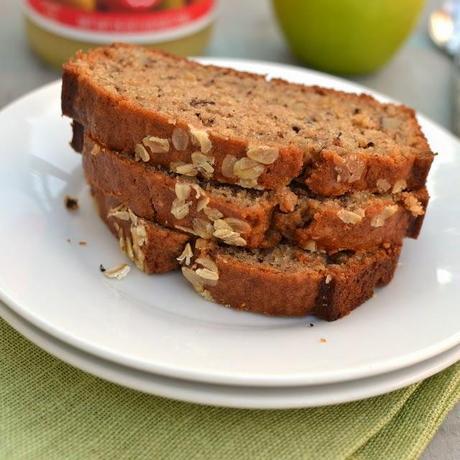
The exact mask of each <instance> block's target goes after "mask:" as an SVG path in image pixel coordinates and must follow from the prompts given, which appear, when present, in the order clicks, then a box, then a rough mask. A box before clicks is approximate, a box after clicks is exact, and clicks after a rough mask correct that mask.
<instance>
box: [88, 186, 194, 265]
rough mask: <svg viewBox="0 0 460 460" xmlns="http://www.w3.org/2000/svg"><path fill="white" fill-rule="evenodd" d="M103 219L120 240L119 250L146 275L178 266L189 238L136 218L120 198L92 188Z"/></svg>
mask: <svg viewBox="0 0 460 460" xmlns="http://www.w3.org/2000/svg"><path fill="white" fill-rule="evenodd" d="M91 192H92V194H93V197H94V200H95V202H96V205H97V208H98V210H99V214H100V216H101V218H102V220H103V221H104V222H105V223H106V224H107V226H108V227H109V229H110V230H111V232H112V233H113V234H114V235H115V236H116V237H117V238H118V241H119V244H120V249H121V250H122V251H123V252H124V253H125V254H126V255H127V256H128V257H129V258H130V259H131V260H132V261H133V262H134V263H135V264H136V266H137V267H138V268H139V269H140V270H142V271H143V272H145V273H165V272H169V271H172V270H175V269H177V268H178V267H179V262H178V261H177V257H178V256H179V255H180V254H181V253H182V252H183V250H184V247H185V245H186V244H187V242H188V241H189V240H190V236H189V235H186V234H184V233H181V232H178V231H175V230H170V229H169V228H165V227H162V226H161V225H158V224H156V223H155V222H152V221H148V220H145V219H142V218H140V217H138V216H136V215H135V214H134V213H133V212H132V211H131V210H130V209H129V208H127V207H126V206H125V205H124V204H122V203H121V202H120V201H119V200H118V198H117V197H115V196H112V195H108V194H105V193H103V192H101V191H100V190H98V189H95V188H92V189H91Z"/></svg>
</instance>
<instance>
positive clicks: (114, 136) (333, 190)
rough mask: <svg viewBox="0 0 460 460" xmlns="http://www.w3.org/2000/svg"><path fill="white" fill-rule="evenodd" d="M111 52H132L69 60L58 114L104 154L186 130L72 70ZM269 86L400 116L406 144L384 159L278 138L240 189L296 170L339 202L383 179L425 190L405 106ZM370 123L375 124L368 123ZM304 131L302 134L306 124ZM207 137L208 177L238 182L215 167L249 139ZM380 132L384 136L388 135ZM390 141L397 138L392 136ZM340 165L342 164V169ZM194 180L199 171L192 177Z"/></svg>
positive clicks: (425, 151)
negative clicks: (353, 164) (351, 163)
mask: <svg viewBox="0 0 460 460" xmlns="http://www.w3.org/2000/svg"><path fill="white" fill-rule="evenodd" d="M118 49H122V50H125V49H126V50H128V51H129V50H131V49H133V50H136V49H137V48H132V47H129V46H126V45H113V46H112V47H107V48H100V49H97V50H93V51H91V52H90V53H88V54H84V53H80V54H79V55H78V56H77V57H76V59H74V60H73V61H70V62H69V63H68V64H66V65H65V66H64V74H63V86H62V111H63V113H64V114H65V115H68V116H70V117H71V118H73V119H75V120H76V121H77V122H78V123H81V124H83V125H84V126H85V127H86V129H87V130H88V132H89V133H90V134H91V135H92V136H94V138H96V139H98V141H100V142H101V143H102V144H104V145H106V146H107V147H109V148H111V149H114V150H119V151H122V152H125V153H127V154H130V155H134V151H135V148H136V146H137V145H138V144H140V143H141V142H142V140H143V139H144V138H145V137H146V136H155V137H160V138H162V139H171V138H172V133H173V130H174V128H177V127H179V128H182V129H185V130H188V125H187V124H186V123H185V122H183V121H181V120H180V117H179V116H178V117H176V118H174V117H172V116H167V115H165V114H162V113H159V112H155V111H153V110H150V109H146V108H144V107H143V106H142V105H141V104H138V103H137V102H136V100H135V99H132V100H131V99H129V98H127V97H124V96H122V95H120V94H118V93H114V92H113V91H109V90H107V88H104V87H103V86H101V85H98V84H97V83H95V82H94V81H93V80H92V79H91V78H90V76H89V74H88V73H85V72H84V71H83V70H82V68H81V66H80V65H79V64H80V63H81V62H84V61H88V62H89V63H91V61H97V60H98V59H105V58H107V60H108V61H110V59H111V57H110V56H111V52H113V53H115V52H116V50H118ZM145 55H151V56H153V57H155V58H157V59H158V58H161V56H165V57H166V56H167V58H168V59H173V60H174V59H175V60H176V61H177V62H178V63H183V62H184V61H183V60H182V59H180V58H174V57H171V56H169V55H166V54H164V53H159V52H157V51H145ZM190 66H191V68H192V69H193V68H194V67H197V66H199V64H194V63H190ZM208 68H209V70H210V71H212V70H213V69H216V68H215V67H213V66H209V67H208ZM220 71H222V69H220ZM225 73H226V74H227V75H234V76H235V77H238V78H241V79H246V80H247V79H253V80H254V81H260V80H263V79H264V77H263V76H260V75H255V74H250V73H246V72H237V71H234V70H231V69H225ZM270 84H271V85H272V86H273V87H274V88H277V87H281V90H282V91H286V92H288V91H290V92H292V93H293V94H295V95H300V96H301V95H302V94H312V93H314V94H315V95H325V96H333V97H335V98H336V99H337V101H338V103H345V104H348V105H350V110H352V109H353V104H354V103H359V104H365V105H367V106H369V107H372V108H373V110H374V111H378V110H380V109H381V112H382V116H381V120H380V124H382V123H383V124H384V119H385V117H387V116H391V114H392V113H393V114H395V113H399V114H400V115H404V116H403V117H402V116H401V119H404V120H405V121H404V124H405V126H406V128H405V129H406V131H405V133H406V134H407V133H409V138H408V139H406V140H405V141H404V142H405V143H404V142H403V141H401V146H399V145H398V143H397V142H396V143H395V141H394V139H393V138H392V140H391V142H390V143H389V146H387V147H385V149H384V153H382V154H376V153H375V152H374V151H373V147H372V145H373V143H372V142H369V143H368V145H369V146H370V147H369V150H365V149H366V148H367V145H365V146H363V145H361V143H359V146H358V147H350V145H348V144H347V143H346V142H344V143H342V140H341V138H340V135H341V134H342V133H338V134H337V138H336V139H334V140H333V141H331V138H330V134H328V136H329V137H328V138H327V139H329V140H328V141H327V142H326V144H325V145H322V144H321V142H322V141H320V140H318V139H317V137H316V134H312V137H311V139H310V140H309V141H306V145H305V146H304V147H303V148H301V147H299V145H300V144H299V145H294V144H293V143H290V142H288V141H285V142H284V143H283V141H282V138H283V133H280V138H279V146H278V147H279V156H278V158H277V159H276V161H274V162H273V163H272V164H269V165H267V166H266V167H264V170H263V172H262V173H261V175H260V176H259V177H258V179H257V185H254V183H246V184H245V186H247V187H256V186H258V187H261V188H263V189H278V188H280V187H282V186H284V185H287V184H288V183H290V182H291V180H292V179H294V178H295V177H297V176H299V174H301V172H302V168H304V173H303V175H304V180H305V182H306V183H307V185H308V186H309V188H310V189H311V190H312V191H313V192H315V193H318V194H320V195H325V196H329V195H333V196H338V195H341V194H344V193H348V192H352V191H357V190H368V191H378V187H377V184H376V182H377V180H378V179H379V178H384V179H386V180H388V181H389V182H390V184H394V183H395V182H396V181H398V180H405V181H406V183H407V187H408V190H417V189H419V188H422V187H423V186H424V184H425V181H426V176H427V174H428V171H429V169H430V166H431V162H432V154H431V152H430V148H429V146H428V143H427V142H426V139H425V137H424V136H423V133H422V132H421V129H420V127H419V125H418V123H417V120H416V118H415V114H414V112H413V111H412V110H411V109H408V108H407V107H404V106H393V105H391V104H387V105H385V104H380V103H379V102H377V101H376V100H375V99H373V98H372V97H370V96H367V95H351V94H347V93H344V92H340V91H334V90H330V89H324V88H319V87H306V86H303V85H296V84H292V83H288V82H285V81H282V80H272V81H271V83H270ZM359 116H360V114H358V115H356V116H355V115H352V117H355V118H356V123H357V124H358V126H360V124H362V125H363V126H364V127H365V128H369V127H370V128H369V129H370V130H369V132H370V133H377V132H378V130H379V129H381V127H379V126H377V125H376V126H375V129H374V128H373V125H372V124H369V123H370V122H369V120H366V119H360V118H359ZM373 123H374V124H375V120H373ZM293 128H296V127H295V126H294V127H293ZM306 130H307V131H308V123H307V124H306ZM324 130H325V131H327V130H330V127H329V126H328V125H327V124H326V125H325V126H324ZM372 130H373V131H372ZM207 131H208V133H209V139H210V141H211V145H212V149H211V150H210V152H209V155H210V156H212V158H213V161H214V165H213V169H214V170H213V172H212V175H211V178H212V179H213V180H217V181H220V182H224V183H230V184H234V183H240V179H238V178H237V177H234V176H233V177H228V175H226V176H224V175H223V174H222V164H223V161H224V160H225V158H226V157H228V156H233V157H235V159H240V158H244V157H246V154H247V150H248V145H249V144H250V142H251V141H252V139H248V138H242V137H241V136H238V135H233V136H229V135H220V134H219V131H218V130H213V129H209V130H207ZM387 131H388V132H389V131H391V129H390V130H387ZM319 132H321V130H320V131H319ZM363 132H364V131H363ZM366 132H367V131H366ZM364 137H365V136H364ZM393 137H394V138H395V139H397V136H393ZM332 148H333V150H332ZM195 150H196V148H195V147H192V144H191V143H189V145H188V146H187V147H186V148H185V149H184V150H181V151H179V150H176V149H175V148H174V147H173V146H172V147H171V149H170V150H169V151H168V152H155V153H153V152H150V158H149V160H148V161H149V162H150V163H152V164H156V165H162V166H164V167H168V168H169V167H171V163H174V162H177V161H181V162H184V163H185V164H191V162H192V159H191V154H192V153H193V152H194V151H195ZM353 156H356V157H357V158H358V159H359V161H360V162H361V163H362V168H363V174H362V175H361V176H360V177H359V178H356V177H352V178H351V180H349V179H348V178H346V177H344V175H345V176H346V174H347V161H348V159H349V158H350V157H353ZM344 162H345V164H343V163H344ZM340 171H342V172H340ZM198 174H199V175H200V174H202V172H201V171H198ZM352 175H353V174H352ZM205 178H207V177H205Z"/></svg>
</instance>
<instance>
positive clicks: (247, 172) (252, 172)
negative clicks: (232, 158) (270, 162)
mask: <svg viewBox="0 0 460 460" xmlns="http://www.w3.org/2000/svg"><path fill="white" fill-rule="evenodd" d="M264 171H265V168H264V166H262V165H261V164H260V163H258V162H257V161H254V160H251V159H250V158H240V159H239V160H238V161H236V162H235V164H234V165H233V173H234V175H235V176H237V177H239V178H240V179H243V180H245V179H257V178H258V177H259V176H260V175H261V174H262V173H263V172H264Z"/></svg>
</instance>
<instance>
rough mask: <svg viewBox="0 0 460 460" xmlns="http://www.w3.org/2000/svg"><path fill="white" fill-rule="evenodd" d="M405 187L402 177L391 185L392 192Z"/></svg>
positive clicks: (400, 190) (398, 191) (399, 191)
mask: <svg viewBox="0 0 460 460" xmlns="http://www.w3.org/2000/svg"><path fill="white" fill-rule="evenodd" d="M406 188H407V182H406V181H405V180H404V179H400V180H397V181H396V182H395V184H394V185H393V189H392V190H391V191H392V193H401V192H402V191H403V190H405V189H406Z"/></svg>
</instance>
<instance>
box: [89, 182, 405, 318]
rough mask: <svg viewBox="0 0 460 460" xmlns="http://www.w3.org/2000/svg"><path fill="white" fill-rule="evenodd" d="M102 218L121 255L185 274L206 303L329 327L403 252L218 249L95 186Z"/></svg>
mask: <svg viewBox="0 0 460 460" xmlns="http://www.w3.org/2000/svg"><path fill="white" fill-rule="evenodd" d="M92 193H93V196H94V198H95V202H96V205H97V207H98V209H99V212H100V215H101V217H102V219H103V220H104V221H105V223H106V224H107V225H108V227H109V228H110V230H111V231H112V233H113V234H114V235H115V236H117V237H118V240H119V244H120V248H121V250H122V251H123V252H124V253H125V254H126V255H127V256H128V257H129V258H130V259H131V260H133V261H134V262H135V264H136V266H137V267H138V268H139V269H140V270H142V271H144V272H145V273H163V272H168V271H172V270H175V269H176V268H177V267H178V264H179V261H180V262H181V263H182V272H183V275H184V276H185V278H186V279H187V280H188V281H189V282H191V283H192V285H193V287H194V288H195V289H196V290H197V291H198V292H199V293H200V294H201V295H203V296H204V297H205V298H206V299H207V300H212V301H215V302H218V303H221V304H224V305H228V306H231V307H233V308H237V309H241V310H246V311H250V312H254V313H264V314H268V315H283V316H302V315H307V314H313V315H316V316H318V317H320V318H323V319H326V320H328V321H332V320H335V319H338V318H340V317H342V316H344V315H346V314H348V313H349V312H350V311H351V310H353V309H354V308H355V307H357V306H358V305H360V304H361V303H363V302H364V301H366V300H367V299H368V298H370V297H371V296H372V294H373V292H374V288H375V287H376V286H379V285H385V284H387V283H388V282H389V281H390V280H391V278H392V276H393V273H394V270H395V268H396V265H397V261H398V257H399V252H400V247H399V246H396V247H389V248H382V249H377V250H373V251H369V252H355V253H352V252H350V251H342V252H338V253H336V254H334V255H332V256H328V255H325V254H321V253H318V252H315V253H311V252H308V251H303V250H301V249H298V248H295V247H293V246H289V245H286V244H280V245H279V246H278V247H276V248H274V249H264V250H261V249H256V250H246V249H242V248H237V247H231V246H224V245H222V246H220V245H218V244H215V243H213V242H210V241H207V240H203V239H198V240H196V241H195V242H193V241H192V240H191V239H190V237H189V236H187V235H185V234H182V233H180V232H177V231H174V230H169V229H167V228H164V227H162V226H160V225H158V224H156V223H155V222H153V221H150V220H146V219H142V218H140V217H138V216H136V215H135V214H134V213H133V212H132V211H131V210H130V209H129V208H127V207H126V206H124V205H123V204H122V203H121V202H120V201H119V199H118V198H117V197H114V196H111V195H107V194H106V193H104V192H102V191H100V190H98V189H96V188H94V187H93V188H92Z"/></svg>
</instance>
